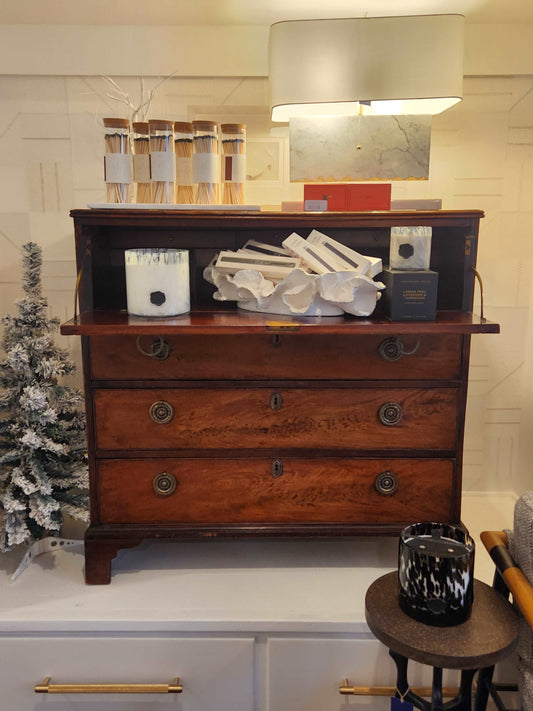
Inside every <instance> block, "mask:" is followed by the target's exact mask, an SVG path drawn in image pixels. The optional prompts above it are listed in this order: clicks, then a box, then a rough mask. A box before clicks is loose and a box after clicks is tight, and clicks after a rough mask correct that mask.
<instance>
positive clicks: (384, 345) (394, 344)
mask: <svg viewBox="0 0 533 711" xmlns="http://www.w3.org/2000/svg"><path fill="white" fill-rule="evenodd" d="M419 346H420V338H419V339H418V340H417V342H416V343H415V345H414V346H413V348H411V350H409V351H406V350H405V347H404V345H403V342H402V341H401V339H400V338H398V336H390V337H389V338H384V339H383V340H382V341H381V343H380V344H379V346H378V353H379V355H380V356H381V357H382V358H383V360H387V361H389V362H390V363H392V362H394V361H395V360H398V359H399V358H401V357H402V356H410V355H413V354H414V353H416V352H417V350H418V348H419Z"/></svg>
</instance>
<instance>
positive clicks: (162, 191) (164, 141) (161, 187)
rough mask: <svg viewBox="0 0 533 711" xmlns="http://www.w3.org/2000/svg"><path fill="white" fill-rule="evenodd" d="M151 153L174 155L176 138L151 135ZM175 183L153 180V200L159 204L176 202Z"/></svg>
mask: <svg viewBox="0 0 533 711" xmlns="http://www.w3.org/2000/svg"><path fill="white" fill-rule="evenodd" d="M150 152H151V153H169V152H170V153H174V137H173V136H172V137H171V138H169V136H166V135H161V136H157V135H152V134H150ZM172 160H174V158H172ZM174 191H175V187H174V181H173V180H153V178H152V200H153V202H154V203H158V204H166V205H168V204H171V203H173V202H174Z"/></svg>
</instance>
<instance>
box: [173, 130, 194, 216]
mask: <svg viewBox="0 0 533 711" xmlns="http://www.w3.org/2000/svg"><path fill="white" fill-rule="evenodd" d="M174 147H175V151H176V202H177V203H178V204H179V205H192V204H193V203H194V186H193V184H192V183H190V184H187V185H185V184H184V185H182V184H181V183H180V171H179V168H178V166H179V165H180V164H181V163H180V160H179V159H184V158H185V159H188V160H190V162H191V170H190V173H192V138H177V139H176V140H175V141H174Z"/></svg>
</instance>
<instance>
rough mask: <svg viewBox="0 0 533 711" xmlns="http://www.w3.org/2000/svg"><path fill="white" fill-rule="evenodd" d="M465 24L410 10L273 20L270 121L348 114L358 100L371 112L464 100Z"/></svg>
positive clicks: (429, 110)
mask: <svg viewBox="0 0 533 711" xmlns="http://www.w3.org/2000/svg"><path fill="white" fill-rule="evenodd" d="M463 23H464V18H463V16H462V15H416V16H404V17H369V18H355V19H333V20H297V21H287V22H278V23H276V24H274V25H272V26H271V28H270V42H269V81H270V103H271V107H272V120H273V121H288V120H289V118H290V117H291V116H302V115H313V114H314V115H319V114H321V115H332V114H347V113H352V114H353V113H355V110H356V109H357V106H358V102H362V103H363V104H364V105H370V110H371V112H372V113H388V114H400V113H410V114H417V113H425V114H436V113H440V112H441V111H444V110H445V109H446V108H449V107H450V106H453V104H455V103H457V101H460V100H461V98H462V89H463ZM385 102H394V104H387V103H385ZM400 102H401V103H400ZM365 108H366V106H365Z"/></svg>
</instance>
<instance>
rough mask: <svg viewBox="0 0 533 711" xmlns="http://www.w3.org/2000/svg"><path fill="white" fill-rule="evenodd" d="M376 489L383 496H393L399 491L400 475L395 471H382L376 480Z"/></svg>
mask: <svg viewBox="0 0 533 711" xmlns="http://www.w3.org/2000/svg"><path fill="white" fill-rule="evenodd" d="M374 486H375V487H376V491H377V492H378V494H383V496H392V495H393V494H395V493H396V492H397V491H398V477H397V476H396V474H395V473H394V472H390V471H387V472H381V474H378V475H377V477H376V481H375V482H374Z"/></svg>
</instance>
